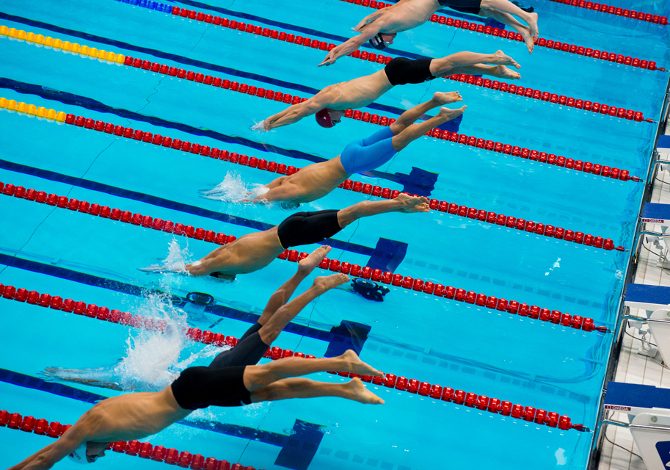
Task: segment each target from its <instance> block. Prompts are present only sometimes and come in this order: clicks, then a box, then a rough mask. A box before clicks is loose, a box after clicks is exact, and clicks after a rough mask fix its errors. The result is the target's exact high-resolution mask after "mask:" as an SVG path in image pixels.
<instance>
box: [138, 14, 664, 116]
mask: <svg viewBox="0 0 670 470" xmlns="http://www.w3.org/2000/svg"><path fill="white" fill-rule="evenodd" d="M172 14H173V15H175V16H181V17H184V18H188V19H193V20H196V21H201V22H205V23H210V24H214V25H216V26H222V27H224V28H230V29H235V30H237V31H241V32H244V33H248V34H252V35H257V36H263V37H266V38H270V39H275V40H278V41H284V42H288V43H292V44H297V45H300V46H303V47H307V48H311V49H320V50H323V51H327V50H330V49H332V48H333V47H335V44H332V43H328V42H325V41H320V40H318V39H310V38H306V37H303V36H300V35H295V34H291V33H286V32H284V31H279V30H275V29H270V28H263V27H261V26H256V25H252V24H247V23H244V22H241V21H237V20H234V19H230V18H224V17H220V16H214V15H207V14H204V13H201V12H196V11H194V10H188V9H185V8H178V7H174V8H173V9H172ZM434 16H435V15H434ZM442 18H444V17H442ZM449 20H450V21H446V20H445V21H446V23H445V24H451V23H452V22H453V20H451V18H450V19H449ZM456 21H459V20H456ZM464 23H466V24H467V22H464ZM489 29H490V28H489ZM493 29H495V28H493ZM495 31H502V33H505V31H504V30H497V29H495ZM502 33H501V34H502ZM510 34H513V33H510ZM520 37H521V36H520V35H519V38H520ZM540 41H542V40H540ZM556 44H560V43H556ZM553 45H554V43H553V41H549V44H548V45H547V47H553ZM582 49H583V51H582ZM580 52H583V54H582V55H587V56H589V57H593V53H592V52H591V49H584V48H583V47H580V48H577V53H580ZM596 52H597V53H598V56H600V55H601V54H600V52H599V51H596ZM603 54H606V53H603ZM351 57H353V58H355V59H360V60H364V61H368V62H377V63H380V64H386V63H388V62H389V61H391V59H392V57H390V56H385V55H383V54H377V53H374V52H368V51H359V50H356V51H354V52H353V53H352V54H351ZM602 57H603V59H604V60H606V58H605V56H604V55H603V56H602ZM608 57H609V56H608ZM616 57H617V58H618V56H616ZM621 57H624V56H621ZM598 58H600V57H598ZM622 60H623V62H622V63H627V59H622ZM629 62H630V65H633V64H638V62H640V63H641V62H644V65H645V67H644V68H650V66H649V64H648V62H647V61H640V60H639V59H633V58H630V61H629ZM125 64H126V65H133V66H137V65H136V64H131V63H129V62H128V61H126V62H125ZM652 64H653V67H654V70H656V68H655V67H656V65H655V63H652ZM159 65H160V64H159ZM151 70H153V71H154V72H156V71H158V70H154V68H153V67H152V68H151ZM658 70H660V69H658ZM446 78H448V79H450V80H454V81H459V82H464V83H468V84H470V85H474V86H479V87H485V88H490V89H493V90H498V91H500V92H503V93H509V94H514V95H519V96H524V97H526V98H531V99H535V100H541V101H546V102H549V103H553V104H559V105H561V106H568V107H572V108H577V109H583V110H585V111H591V112H594V113H600V114H606V115H609V116H612V117H618V118H622V119H628V120H635V121H647V122H653V121H652V120H651V119H649V118H645V117H644V115H643V113H642V112H640V111H636V110H633V109H627V108H623V107H617V106H611V105H608V104H605V103H594V102H591V101H589V100H586V99H581V98H577V97H572V96H566V95H558V94H556V93H551V92H548V91H543V90H538V89H535V88H531V87H524V86H517V85H514V84H508V83H507V82H501V81H499V80H491V79H488V78H482V77H477V76H474V75H468V74H454V75H450V76H448V77H446Z"/></svg>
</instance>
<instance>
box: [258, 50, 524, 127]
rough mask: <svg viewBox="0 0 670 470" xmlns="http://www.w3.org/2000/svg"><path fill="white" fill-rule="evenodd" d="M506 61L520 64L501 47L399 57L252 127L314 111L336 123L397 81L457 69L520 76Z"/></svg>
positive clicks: (289, 121) (278, 123) (290, 121)
mask: <svg viewBox="0 0 670 470" xmlns="http://www.w3.org/2000/svg"><path fill="white" fill-rule="evenodd" d="M507 65H510V66H512V67H515V68H520V67H521V66H520V65H519V64H518V63H517V62H516V61H515V60H514V59H513V58H512V57H510V56H508V55H506V54H504V53H503V52H502V51H497V52H495V53H493V54H479V53H477V52H457V53H455V54H450V55H448V56H445V57H440V58H437V59H429V58H425V59H407V58H404V57H396V58H394V59H393V60H391V61H390V62H389V63H388V64H386V66H385V67H384V68H383V69H381V70H378V71H377V72H375V73H372V74H370V75H365V76H363V77H358V78H354V79H353V80H349V81H348V82H341V83H336V84H334V85H329V86H327V87H326V88H324V89H323V90H321V91H319V92H318V93H317V94H316V95H314V96H313V97H311V98H309V99H308V100H306V101H303V102H302V103H298V104H294V105H293V106H289V107H288V108H286V109H284V110H283V111H281V112H279V113H277V114H274V115H272V116H270V117H268V118H266V119H264V120H263V121H261V122H259V123H258V124H256V125H255V126H254V127H253V129H254V130H265V131H267V130H270V129H274V128H277V127H281V126H286V125H288V124H293V123H294V122H297V121H299V120H300V119H302V118H304V117H306V116H309V115H311V114H315V117H316V122H317V123H318V124H319V125H320V126H322V127H333V126H334V125H335V124H337V123H338V122H340V119H341V118H342V116H343V115H344V112H345V110H347V109H352V108H353V109H355V108H361V107H363V106H367V105H369V104H370V103H372V102H373V101H375V100H376V99H377V98H379V97H380V96H382V95H383V94H384V93H386V92H387V91H388V90H390V89H391V88H393V87H394V86H396V85H406V84H411V83H422V82H425V81H427V80H432V79H434V78H438V77H446V76H448V75H453V74H458V73H465V74H476V75H490V76H493V77H497V78H504V79H511V80H515V79H517V78H519V77H520V75H519V74H518V73H517V72H515V71H513V70H511V69H509V68H507V67H506V66H507Z"/></svg>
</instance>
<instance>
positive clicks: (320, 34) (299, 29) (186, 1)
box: [117, 0, 426, 59]
mask: <svg viewBox="0 0 670 470" xmlns="http://www.w3.org/2000/svg"><path fill="white" fill-rule="evenodd" d="M117 1H119V2H121V3H128V2H124V1H123V0H117ZM176 3H181V4H183V5H188V6H191V7H193V8H200V9H201V10H210V11H216V12H218V13H222V14H224V15H231V16H236V17H238V18H244V19H245V20H249V21H254V22H256V23H261V24H265V25H268V26H274V27H279V28H283V29H286V30H288V31H295V32H296V33H302V34H309V35H310V36H314V37H317V38H322V39H328V40H329V41H334V42H344V41H346V40H348V39H349V38H347V37H344V36H339V35H337V34H330V33H326V32H324V31H319V30H318V29H312V28H305V27H304V26H298V25H294V24H291V23H284V22H282V21H276V20H273V19H270V18H265V17H262V16H257V15H252V14H249V13H243V12H241V11H235V10H229V9H227V8H223V7H218V6H214V5H208V4H206V3H202V2H196V1H193V0H180V1H178V2H176ZM137 6H142V5H137ZM145 8H149V9H152V8H150V7H148V6H145ZM363 47H364V48H366V49H371V50H373V51H374V52H376V51H377V49H375V48H373V47H372V46H369V45H368V44H364V45H363ZM384 53H389V54H396V55H401V56H404V57H409V58H412V59H423V58H425V57H426V56H425V55H421V54H414V53H413V52H407V51H402V50H400V49H393V48H390V47H387V48H386V49H384Z"/></svg>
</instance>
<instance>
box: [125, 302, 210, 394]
mask: <svg viewBox="0 0 670 470" xmlns="http://www.w3.org/2000/svg"><path fill="white" fill-rule="evenodd" d="M138 313H139V314H140V315H143V316H144V317H148V318H153V319H154V320H159V321H161V322H163V324H164V325H165V327H164V328H163V330H162V331H156V330H150V329H139V330H133V331H131V334H130V336H129V337H128V339H127V340H126V354H125V356H124V358H123V359H122V360H121V361H120V362H119V363H118V364H117V366H116V367H115V368H114V372H115V374H116V375H117V376H118V377H119V383H120V385H121V387H122V388H123V389H124V390H159V389H161V388H163V387H166V386H168V385H169V384H170V383H171V382H172V381H173V380H175V379H176V378H177V377H178V376H179V373H180V372H181V371H182V370H184V369H185V368H186V367H188V366H189V365H191V364H192V363H193V362H194V361H195V360H197V359H199V358H202V357H210V356H213V355H214V354H217V353H218V352H220V350H221V349H220V348H214V347H211V346H208V347H206V348H204V349H202V350H199V351H195V352H190V353H188V354H187V355H186V357H185V358H183V359H180V357H181V356H182V353H183V352H187V351H186V350H187V349H188V348H189V347H190V346H192V343H191V340H190V339H189V338H188V337H187V336H186V335H185V331H186V329H187V327H188V324H187V322H186V314H185V312H184V311H182V310H181V309H179V308H177V307H175V306H174V305H173V304H172V302H171V300H170V297H169V296H166V295H165V294H162V295H157V294H151V295H149V296H148V297H147V298H146V302H145V303H144V304H143V305H142V306H141V307H140V308H139V310H138Z"/></svg>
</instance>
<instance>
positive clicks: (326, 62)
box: [319, 49, 337, 67]
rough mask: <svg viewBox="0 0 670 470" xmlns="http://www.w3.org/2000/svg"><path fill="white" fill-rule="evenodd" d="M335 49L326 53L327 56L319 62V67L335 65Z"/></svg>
mask: <svg viewBox="0 0 670 470" xmlns="http://www.w3.org/2000/svg"><path fill="white" fill-rule="evenodd" d="M334 51H335V49H332V50H331V51H329V52H328V54H326V58H325V59H323V61H322V62H321V63H320V64H319V67H323V66H324V65H333V64H334V63H335V61H336V60H337V57H336V54H335V52H334Z"/></svg>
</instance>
